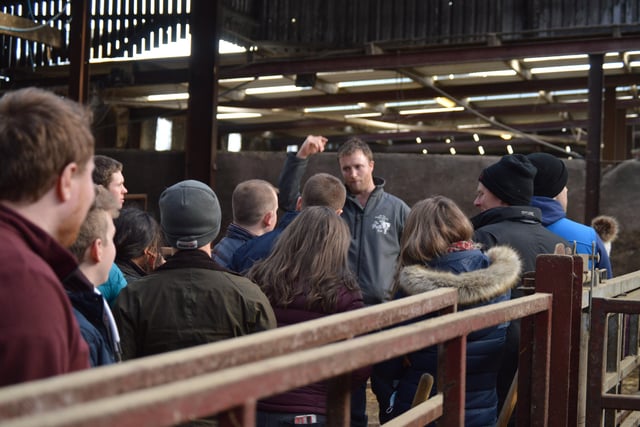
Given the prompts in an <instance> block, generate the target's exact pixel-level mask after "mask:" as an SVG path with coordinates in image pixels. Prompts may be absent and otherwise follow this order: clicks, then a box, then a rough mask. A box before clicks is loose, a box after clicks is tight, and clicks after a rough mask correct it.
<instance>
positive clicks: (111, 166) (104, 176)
mask: <svg viewBox="0 0 640 427" xmlns="http://www.w3.org/2000/svg"><path fill="white" fill-rule="evenodd" d="M93 164H94V165H95V167H94V168H93V175H92V178H93V183H94V184H98V185H102V186H103V187H105V188H109V184H110V183H111V177H112V175H113V174H114V173H116V172H122V163H120V162H119V161H117V160H116V159H114V158H111V157H109V156H103V155H101V154H96V155H95V156H93Z"/></svg>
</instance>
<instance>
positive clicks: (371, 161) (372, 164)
mask: <svg viewBox="0 0 640 427" xmlns="http://www.w3.org/2000/svg"><path fill="white" fill-rule="evenodd" d="M375 164H376V162H374V161H373V160H369V166H371V172H373V166H374V165H375Z"/></svg>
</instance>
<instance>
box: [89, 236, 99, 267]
mask: <svg viewBox="0 0 640 427" xmlns="http://www.w3.org/2000/svg"><path fill="white" fill-rule="evenodd" d="M89 256H90V257H91V261H93V262H94V263H96V264H97V263H99V262H100V261H102V239H101V238H99V237H98V238H97V239H96V240H94V241H93V242H91V246H89Z"/></svg>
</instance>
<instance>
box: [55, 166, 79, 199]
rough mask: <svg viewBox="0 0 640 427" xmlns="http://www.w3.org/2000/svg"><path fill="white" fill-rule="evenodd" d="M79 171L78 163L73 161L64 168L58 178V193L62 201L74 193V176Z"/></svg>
mask: <svg viewBox="0 0 640 427" xmlns="http://www.w3.org/2000/svg"><path fill="white" fill-rule="evenodd" d="M77 172H78V164H77V163H76V162H71V163H69V164H68V165H66V166H65V167H64V169H62V172H61V173H60V175H59V176H58V180H57V181H56V195H57V196H58V198H59V199H60V200H61V201H63V202H66V201H68V200H69V199H71V196H72V193H73V191H72V183H73V177H74V176H75V174H76V173H77Z"/></svg>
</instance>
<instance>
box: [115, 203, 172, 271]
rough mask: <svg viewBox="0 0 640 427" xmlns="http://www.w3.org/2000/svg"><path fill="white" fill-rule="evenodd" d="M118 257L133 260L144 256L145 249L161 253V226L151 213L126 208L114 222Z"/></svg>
mask: <svg viewBox="0 0 640 427" xmlns="http://www.w3.org/2000/svg"><path fill="white" fill-rule="evenodd" d="M114 222H115V226H116V234H115V236H114V238H113V241H114V243H115V245H116V257H117V258H118V259H122V260H132V259H135V258H138V257H141V256H143V255H144V251H145V249H149V248H151V249H153V250H154V251H156V252H159V250H160V247H161V246H162V230H161V228H160V224H158V222H157V221H156V220H155V219H154V218H153V216H151V214H150V213H148V212H146V211H143V210H141V209H138V208H124V209H122V210H121V211H120V215H119V216H118V218H117V219H116V220H115V221H114Z"/></svg>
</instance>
